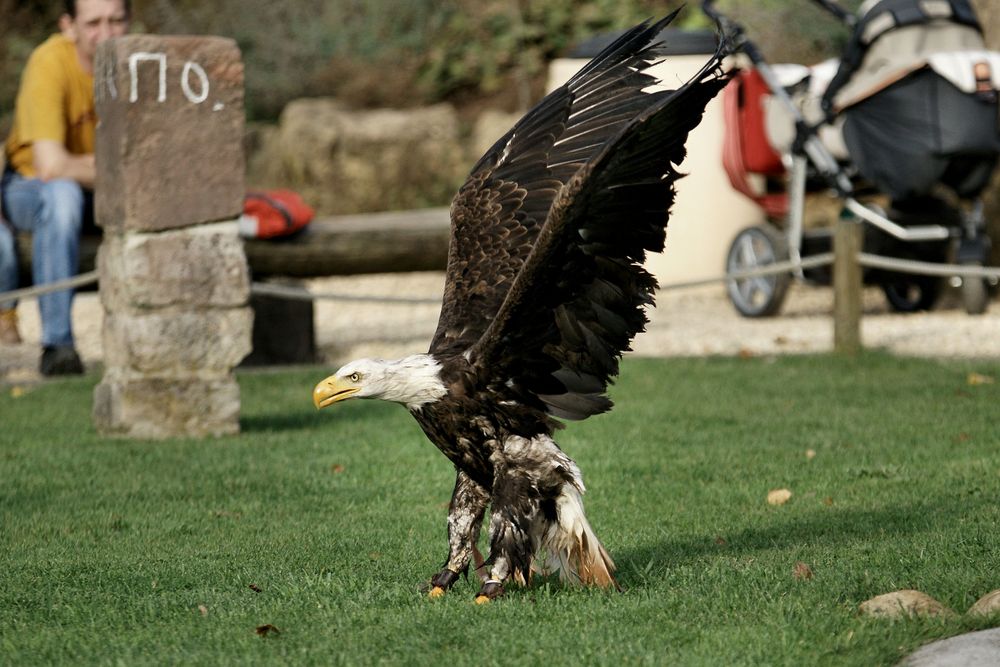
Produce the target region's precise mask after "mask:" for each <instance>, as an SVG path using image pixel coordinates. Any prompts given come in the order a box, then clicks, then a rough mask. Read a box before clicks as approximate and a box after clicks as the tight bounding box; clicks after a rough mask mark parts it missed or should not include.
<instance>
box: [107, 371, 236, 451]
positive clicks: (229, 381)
mask: <svg viewBox="0 0 1000 667" xmlns="http://www.w3.org/2000/svg"><path fill="white" fill-rule="evenodd" d="M239 416H240V387H239V385H238V384H237V383H236V380H235V378H233V377H232V376H227V377H222V378H214V379H200V378H171V379H166V378H155V377H154V378H142V377H139V378H127V377H121V376H116V375H113V374H107V375H105V377H104V379H103V380H102V381H101V383H100V384H99V385H97V387H95V388H94V405H93V418H94V425H95V426H96V427H97V429H98V430H99V431H100V432H102V433H105V434H111V435H120V436H127V437H130V438H157V439H159V438H169V437H192V438H199V437H206V436H221V435H234V434H236V433H238V432H239V423H240V422H239Z"/></svg>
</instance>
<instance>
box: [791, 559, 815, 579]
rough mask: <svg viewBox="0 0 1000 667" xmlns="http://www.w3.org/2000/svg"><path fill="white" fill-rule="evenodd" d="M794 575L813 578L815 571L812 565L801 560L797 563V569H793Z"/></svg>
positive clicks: (798, 577)
mask: <svg viewBox="0 0 1000 667" xmlns="http://www.w3.org/2000/svg"><path fill="white" fill-rule="evenodd" d="M792 576H793V577H795V578H796V579H812V578H813V571H812V568H811V567H809V566H808V565H806V564H805V563H803V562H802V561H799V562H798V563H796V564H795V569H793V570H792Z"/></svg>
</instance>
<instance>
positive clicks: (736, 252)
mask: <svg viewBox="0 0 1000 667" xmlns="http://www.w3.org/2000/svg"><path fill="white" fill-rule="evenodd" d="M787 259H788V244H787V242H786V241H785V237H784V236H783V235H782V234H781V232H779V231H778V230H777V229H776V228H775V227H774V226H773V225H770V224H766V223H765V224H763V225H756V226H753V227H747V228H746V229H744V230H742V231H741V232H740V233H739V234H737V235H736V238H735V239H733V243H732V245H731V246H729V254H728V255H727V256H726V273H735V272H738V271H749V270H751V269H756V268H760V267H764V266H767V265H768V264H774V263H776V262H783V261H785V260H787ZM790 282H791V276H790V275H789V274H788V273H779V274H776V275H769V276H755V277H752V278H737V279H735V280H730V281H729V282H727V283H726V290H727V291H728V293H729V300H730V301H731V302H732V304H733V306H734V307H735V308H736V310H738V311H739V313H740V314H741V315H743V316H744V317H769V316H771V315H775V314H777V312H778V311H779V310H781V305H782V303H783V302H784V300H785V293H786V292H787V291H788V284H789V283H790Z"/></svg>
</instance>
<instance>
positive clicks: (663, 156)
mask: <svg viewBox="0 0 1000 667" xmlns="http://www.w3.org/2000/svg"><path fill="white" fill-rule="evenodd" d="M672 18H673V15H671V16H670V17H667V18H666V19H664V20H663V21H660V22H657V23H655V24H652V25H650V24H642V25H640V26H637V27H636V28H633V29H632V30H630V31H628V32H627V33H625V34H624V35H623V36H622V37H621V38H619V39H618V40H617V41H616V42H615V43H614V44H612V45H611V46H609V47H608V48H607V49H605V50H604V51H603V52H602V53H601V54H600V55H598V57H597V58H595V59H594V60H593V61H591V62H590V63H589V64H588V65H587V66H585V67H584V68H583V69H582V70H581V71H580V72H579V73H577V75H576V76H575V77H573V78H572V79H571V80H570V81H569V82H567V83H566V84H565V85H564V86H563V87H561V88H559V89H557V90H556V91H554V92H553V93H552V94H551V95H549V96H548V97H546V98H545V99H544V100H542V102H540V103H539V105H538V106H537V107H535V108H534V109H533V110H532V111H531V112H529V113H528V114H527V115H526V116H525V117H524V118H523V119H522V120H521V121H520V122H518V123H517V124H516V125H515V126H514V128H513V129H512V130H511V131H510V132H509V133H507V135H505V136H504V137H503V138H501V139H500V141H498V142H497V143H496V144H495V145H494V146H493V147H492V148H491V149H490V150H489V151H488V152H487V153H486V155H484V157H483V158H482V159H481V160H480V161H479V163H478V164H477V165H476V167H474V168H473V171H472V173H471V175H470V177H469V179H468V180H467V182H466V183H465V185H464V186H463V187H462V188H461V190H460V191H459V194H458V196H457V197H456V198H455V201H454V203H453V204H452V239H451V246H450V249H449V259H448V270H447V284H446V289H445V298H444V303H443V305H442V312H441V318H440V320H439V324H438V329H437V331H436V333H435V335H434V339H433V341H432V344H431V350H430V351H431V353H432V354H434V355H436V356H438V357H439V358H447V357H449V356H457V355H461V354H466V355H467V358H468V359H469V360H470V361H471V363H472V364H473V367H474V368H475V369H477V375H479V376H480V377H481V378H482V379H483V380H485V381H486V382H489V383H493V384H495V386H497V387H504V391H505V392H506V393H507V394H508V395H510V394H513V395H515V396H516V397H517V398H518V399H519V400H521V401H523V402H525V403H527V404H529V405H531V404H534V405H536V407H538V408H540V409H545V410H547V411H548V412H549V413H550V414H553V415H555V416H559V417H563V418H568V419H582V418H585V417H587V416H589V415H591V414H595V413H598V412H603V411H605V410H607V409H608V408H610V406H611V402H610V401H609V399H608V398H607V397H606V396H605V395H604V392H605V390H606V388H607V385H608V383H609V382H611V381H612V380H613V378H614V377H615V375H617V372H618V361H619V359H620V357H621V354H622V353H623V352H624V351H626V350H628V349H629V344H630V341H631V339H632V338H633V337H634V336H635V335H636V334H637V333H638V332H640V331H642V329H643V328H644V327H645V324H646V316H645V313H644V307H645V306H646V305H648V304H650V303H651V302H652V295H653V290H654V289H655V287H656V283H655V280H654V279H653V278H652V276H650V275H649V274H648V273H647V272H646V271H645V270H644V269H643V268H642V262H643V261H644V259H645V254H646V252H647V251H659V250H662V248H663V242H664V237H665V226H666V219H667V211H668V209H669V207H670V205H671V204H672V202H673V182H674V181H675V180H676V179H677V178H678V174H677V172H676V171H675V169H674V167H673V165H674V164H678V163H679V162H681V160H682V159H683V157H684V141H685V140H686V138H687V134H688V132H689V131H690V130H691V129H693V128H694V127H695V126H696V125H697V124H698V122H700V119H701V115H702V112H703V110H704V107H705V105H706V104H707V103H708V101H709V100H710V99H711V98H712V97H713V96H714V95H715V94H716V92H717V91H718V90H719V89H720V88H721V87H722V85H723V84H724V80H723V79H722V78H721V77H720V76H718V75H717V73H715V70H716V69H717V66H718V60H717V57H716V58H713V59H712V60H711V61H710V63H709V65H708V66H706V68H705V70H703V71H702V72H701V73H699V75H698V76H697V77H695V79H693V80H692V81H691V82H689V83H688V84H685V85H684V86H682V87H681V88H680V89H678V90H677V91H665V92H658V93H643V92H641V91H642V90H643V89H644V88H647V87H649V86H650V85H652V84H653V83H654V82H655V79H653V78H652V77H651V76H649V75H648V74H644V73H643V72H642V70H643V69H645V68H647V67H648V66H650V65H651V64H652V63H653V62H655V61H656V60H658V59H659V57H660V54H661V51H662V49H661V47H660V45H653V46H650V43H651V42H652V41H653V39H654V38H655V37H656V35H658V34H659V32H660V31H661V30H662V28H663V27H664V26H665V25H666V23H668V22H669V20H670V19H672Z"/></svg>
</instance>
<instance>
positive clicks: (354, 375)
mask: <svg viewBox="0 0 1000 667" xmlns="http://www.w3.org/2000/svg"><path fill="white" fill-rule="evenodd" d="M348 379H349V380H350V381H351V382H358V381H359V380H360V379H361V373H351V377H350V378H348Z"/></svg>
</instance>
